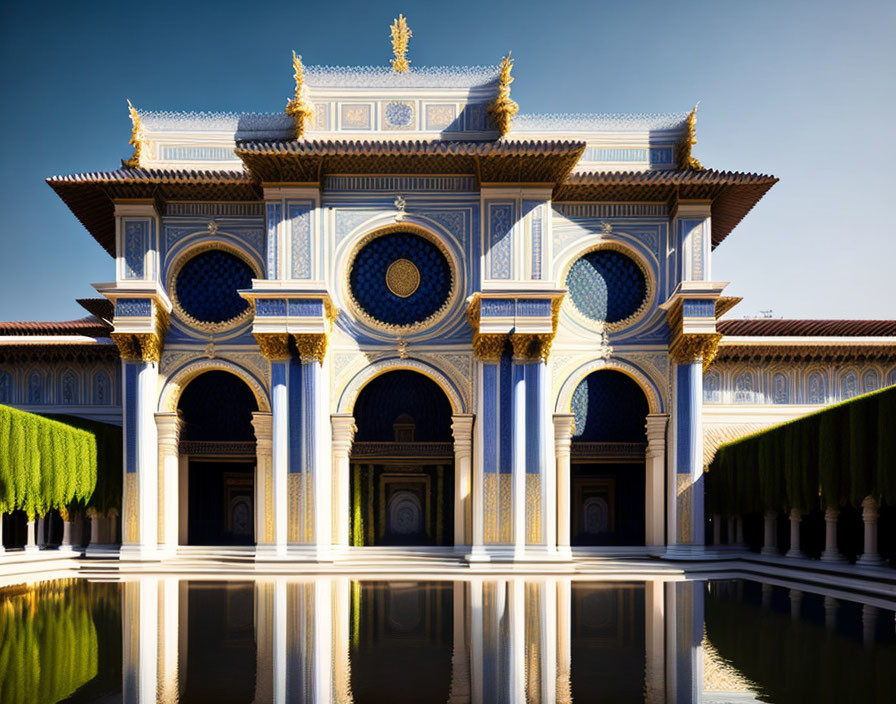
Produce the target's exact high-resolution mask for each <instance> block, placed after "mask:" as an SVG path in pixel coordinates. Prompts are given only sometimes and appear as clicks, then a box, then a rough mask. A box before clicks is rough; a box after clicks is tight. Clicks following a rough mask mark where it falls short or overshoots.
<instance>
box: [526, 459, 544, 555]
mask: <svg viewBox="0 0 896 704" xmlns="http://www.w3.org/2000/svg"><path fill="white" fill-rule="evenodd" d="M526 542H527V543H529V544H534V545H537V544H539V543H541V542H542V539H541V475H540V474H534V473H531V472H527V473H526Z"/></svg>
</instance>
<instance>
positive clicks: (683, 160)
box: [677, 103, 703, 171]
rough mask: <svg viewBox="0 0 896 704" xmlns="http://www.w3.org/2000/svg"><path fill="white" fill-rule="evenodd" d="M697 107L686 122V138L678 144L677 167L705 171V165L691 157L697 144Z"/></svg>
mask: <svg viewBox="0 0 896 704" xmlns="http://www.w3.org/2000/svg"><path fill="white" fill-rule="evenodd" d="M697 105H700V103H697ZM697 105H695V106H694V109H693V110H691V112H690V113H689V114H688V117H687V120H685V133H684V137H682V138H681V140H679V142H678V150H677V151H678V159H677V162H678V164H677V166H678V168H679V169H689V170H691V171H703V164H701V163H700V162H699V161H698V160H697V159H696V157H694V156H692V155H691V150H692V149H693V148H694V145H695V144H696V143H697Z"/></svg>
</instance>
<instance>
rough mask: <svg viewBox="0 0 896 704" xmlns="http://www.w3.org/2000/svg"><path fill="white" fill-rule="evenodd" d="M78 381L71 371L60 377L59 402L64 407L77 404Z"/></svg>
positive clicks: (78, 396)
mask: <svg viewBox="0 0 896 704" xmlns="http://www.w3.org/2000/svg"><path fill="white" fill-rule="evenodd" d="M78 386H79V379H78V375H77V374H75V372H73V371H72V370H71V369H69V370H68V371H67V372H65V373H64V374H63V375H62V380H61V383H60V389H59V402H60V403H61V404H63V405H66V406H71V405H74V404H76V403H78V402H79V398H80V394H79V393H78Z"/></svg>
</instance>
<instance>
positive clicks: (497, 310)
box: [479, 298, 515, 318]
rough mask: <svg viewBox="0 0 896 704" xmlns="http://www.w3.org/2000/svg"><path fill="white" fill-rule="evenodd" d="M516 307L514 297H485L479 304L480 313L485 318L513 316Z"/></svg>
mask: <svg viewBox="0 0 896 704" xmlns="http://www.w3.org/2000/svg"><path fill="white" fill-rule="evenodd" d="M514 309H515V302H514V300H513V299H512V298H484V299H482V302H481V303H480V304H479V315H480V316H482V317H483V318H512V317H513V314H514Z"/></svg>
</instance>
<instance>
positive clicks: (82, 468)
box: [0, 406, 97, 520]
mask: <svg viewBox="0 0 896 704" xmlns="http://www.w3.org/2000/svg"><path fill="white" fill-rule="evenodd" d="M96 454H97V448H96V438H95V437H94V435H93V434H92V433H90V432H87V431H86V430H80V429H78V428H73V427H71V426H69V425H65V424H64V423H60V422H58V421H55V420H50V419H48V418H43V417H41V416H37V415H34V414H33V413H25V412H24V411H19V410H17V409H15V408H9V407H8V406H0V513H9V512H10V511H14V510H17V509H21V510H23V511H25V513H26V514H27V516H28V520H34V517H35V516H37V515H40V516H43V515H44V514H46V512H47V511H49V510H50V509H57V510H59V511H61V512H63V513H65V512H66V511H67V510H68V507H69V506H70V505H72V504H73V503H86V502H87V501H88V500H89V499H90V497H91V495H92V494H93V490H94V487H95V486H96V471H97V465H96Z"/></svg>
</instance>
